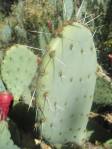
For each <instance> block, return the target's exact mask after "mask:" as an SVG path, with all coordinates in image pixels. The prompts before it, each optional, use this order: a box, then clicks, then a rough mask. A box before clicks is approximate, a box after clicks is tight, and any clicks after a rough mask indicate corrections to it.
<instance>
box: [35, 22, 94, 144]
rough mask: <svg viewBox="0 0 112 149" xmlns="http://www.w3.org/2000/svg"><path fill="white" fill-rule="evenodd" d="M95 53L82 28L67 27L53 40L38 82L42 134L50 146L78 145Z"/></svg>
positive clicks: (87, 108)
mask: <svg viewBox="0 0 112 149" xmlns="http://www.w3.org/2000/svg"><path fill="white" fill-rule="evenodd" d="M96 66H97V61H96V50H95V46H94V42H93V37H92V34H91V32H90V31H89V29H88V28H86V27H85V26H83V25H81V24H79V23H74V24H72V25H67V26H65V27H64V28H63V31H62V32H60V36H59V37H56V38H54V39H52V41H51V43H50V45H49V50H48V52H46V55H45V57H44V58H43V63H42V65H41V67H40V69H39V70H40V72H42V73H40V77H39V79H38V87H37V89H38V99H37V101H38V103H39V105H40V108H41V109H42V110H41V111H43V112H42V114H44V117H45V121H44V122H43V123H42V135H43V136H44V137H45V138H46V139H47V140H48V141H49V142H51V143H53V144H57V143H58V144H62V143H65V142H69V141H75V142H76V143H81V142H82V140H83V139H84V137H85V129H86V125H87V122H88V114H89V112H90V109H91V105H92V101H93V95H94V88H95V82H96Z"/></svg>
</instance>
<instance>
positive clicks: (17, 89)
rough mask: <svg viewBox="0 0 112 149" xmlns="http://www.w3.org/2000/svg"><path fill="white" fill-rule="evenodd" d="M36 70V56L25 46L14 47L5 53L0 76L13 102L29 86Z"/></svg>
mask: <svg viewBox="0 0 112 149" xmlns="http://www.w3.org/2000/svg"><path fill="white" fill-rule="evenodd" d="M36 69H37V62H36V56H35V55H34V54H33V52H31V51H30V50H29V49H28V48H26V46H24V45H14V46H12V47H11V48H10V49H9V50H8V51H7V52H6V55H5V57H4V60H3V62H2V64H1V75H2V79H3V81H4V83H5V84H6V86H7V88H8V90H9V91H10V92H12V94H13V95H14V99H15V100H18V99H19V98H20V96H21V94H22V92H23V91H24V90H25V89H26V88H27V87H28V86H29V84H30V83H31V81H32V79H33V77H34V75H35V72H36Z"/></svg>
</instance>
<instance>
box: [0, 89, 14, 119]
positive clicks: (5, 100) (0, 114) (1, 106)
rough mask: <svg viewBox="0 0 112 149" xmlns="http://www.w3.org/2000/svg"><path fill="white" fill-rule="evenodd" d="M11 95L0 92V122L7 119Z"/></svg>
mask: <svg viewBox="0 0 112 149" xmlns="http://www.w3.org/2000/svg"><path fill="white" fill-rule="evenodd" d="M12 101H13V95H12V94H11V93H9V92H7V91H3V92H0V120H5V119H6V118H7V115H8V112H9V107H10V104H11V102H12Z"/></svg>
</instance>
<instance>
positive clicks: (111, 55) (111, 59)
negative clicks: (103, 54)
mask: <svg viewBox="0 0 112 149" xmlns="http://www.w3.org/2000/svg"><path fill="white" fill-rule="evenodd" d="M108 58H109V60H110V62H111V64H112V54H108Z"/></svg>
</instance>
